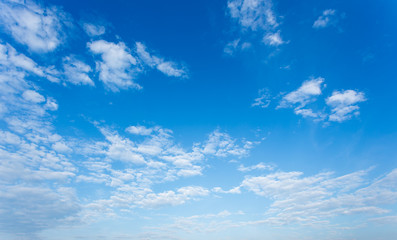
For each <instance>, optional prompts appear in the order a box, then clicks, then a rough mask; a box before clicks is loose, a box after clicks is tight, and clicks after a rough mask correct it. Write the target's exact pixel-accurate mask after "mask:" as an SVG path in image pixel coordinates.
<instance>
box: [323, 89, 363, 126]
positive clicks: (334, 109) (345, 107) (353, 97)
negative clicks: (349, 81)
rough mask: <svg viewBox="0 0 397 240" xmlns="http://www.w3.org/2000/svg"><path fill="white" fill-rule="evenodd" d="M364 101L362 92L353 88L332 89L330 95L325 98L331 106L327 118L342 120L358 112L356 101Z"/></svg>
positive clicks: (335, 120) (336, 120)
mask: <svg viewBox="0 0 397 240" xmlns="http://www.w3.org/2000/svg"><path fill="white" fill-rule="evenodd" d="M364 101H366V98H365V95H364V93H363V92H357V91H354V90H345V91H341V92H339V91H334V92H333V93H332V96H330V97H328V98H327V99H326V103H327V105H328V106H330V107H331V115H330V116H329V120H330V121H334V122H343V121H345V120H348V119H350V118H351V117H352V116H353V115H358V114H360V112H359V111H358V110H359V109H360V108H359V107H358V106H357V103H359V102H364Z"/></svg>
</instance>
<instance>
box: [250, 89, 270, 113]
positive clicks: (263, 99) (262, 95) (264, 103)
mask: <svg viewBox="0 0 397 240" xmlns="http://www.w3.org/2000/svg"><path fill="white" fill-rule="evenodd" d="M270 102H271V100H270V94H269V93H268V91H266V90H265V89H261V90H259V97H257V98H255V100H254V103H252V104H251V107H260V108H267V107H268V106H269V105H270Z"/></svg>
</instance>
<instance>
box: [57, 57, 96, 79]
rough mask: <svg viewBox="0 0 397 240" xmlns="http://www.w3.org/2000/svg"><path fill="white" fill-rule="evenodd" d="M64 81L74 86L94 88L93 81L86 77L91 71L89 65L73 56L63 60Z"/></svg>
mask: <svg viewBox="0 0 397 240" xmlns="http://www.w3.org/2000/svg"><path fill="white" fill-rule="evenodd" d="M63 69H64V74H65V80H66V81H67V82H69V83H71V84H74V85H89V86H95V84H94V81H92V79H91V78H90V76H89V75H88V74H89V73H90V72H91V71H92V69H91V67H90V66H89V65H87V64H85V63H84V62H82V61H80V60H78V59H76V58H75V57H73V56H69V57H64V58H63Z"/></svg>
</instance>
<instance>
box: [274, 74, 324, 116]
mask: <svg viewBox="0 0 397 240" xmlns="http://www.w3.org/2000/svg"><path fill="white" fill-rule="evenodd" d="M323 83H324V78H322V77H318V78H314V79H310V80H307V81H305V82H303V83H302V86H300V87H299V88H298V89H297V90H295V91H292V92H290V93H288V94H286V95H285V96H284V97H283V98H282V100H281V102H280V104H279V105H278V108H285V107H290V106H294V105H298V106H297V108H298V109H300V108H302V107H304V106H306V105H307V104H308V103H310V102H313V101H314V100H315V99H316V97H317V96H319V95H321V93H322V90H321V89H322V87H323Z"/></svg>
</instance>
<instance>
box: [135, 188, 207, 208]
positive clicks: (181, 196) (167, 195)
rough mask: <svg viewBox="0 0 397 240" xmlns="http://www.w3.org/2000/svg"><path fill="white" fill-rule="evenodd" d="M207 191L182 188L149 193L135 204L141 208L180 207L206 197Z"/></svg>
mask: <svg viewBox="0 0 397 240" xmlns="http://www.w3.org/2000/svg"><path fill="white" fill-rule="evenodd" d="M208 194H209V191H208V190H207V189H205V188H202V187H197V186H189V187H182V188H180V189H178V190H177V191H176V192H174V191H167V192H162V193H157V194H155V193H149V194H147V195H146V196H145V197H144V198H143V199H142V200H138V201H137V204H138V205H140V206H142V207H147V208H155V207H160V206H164V205H173V206H175V205H181V204H184V203H185V202H186V201H188V200H190V199H195V198H197V197H203V196H207V195H208Z"/></svg>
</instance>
